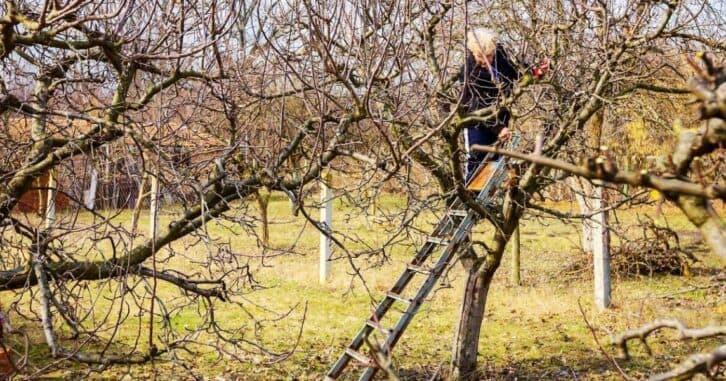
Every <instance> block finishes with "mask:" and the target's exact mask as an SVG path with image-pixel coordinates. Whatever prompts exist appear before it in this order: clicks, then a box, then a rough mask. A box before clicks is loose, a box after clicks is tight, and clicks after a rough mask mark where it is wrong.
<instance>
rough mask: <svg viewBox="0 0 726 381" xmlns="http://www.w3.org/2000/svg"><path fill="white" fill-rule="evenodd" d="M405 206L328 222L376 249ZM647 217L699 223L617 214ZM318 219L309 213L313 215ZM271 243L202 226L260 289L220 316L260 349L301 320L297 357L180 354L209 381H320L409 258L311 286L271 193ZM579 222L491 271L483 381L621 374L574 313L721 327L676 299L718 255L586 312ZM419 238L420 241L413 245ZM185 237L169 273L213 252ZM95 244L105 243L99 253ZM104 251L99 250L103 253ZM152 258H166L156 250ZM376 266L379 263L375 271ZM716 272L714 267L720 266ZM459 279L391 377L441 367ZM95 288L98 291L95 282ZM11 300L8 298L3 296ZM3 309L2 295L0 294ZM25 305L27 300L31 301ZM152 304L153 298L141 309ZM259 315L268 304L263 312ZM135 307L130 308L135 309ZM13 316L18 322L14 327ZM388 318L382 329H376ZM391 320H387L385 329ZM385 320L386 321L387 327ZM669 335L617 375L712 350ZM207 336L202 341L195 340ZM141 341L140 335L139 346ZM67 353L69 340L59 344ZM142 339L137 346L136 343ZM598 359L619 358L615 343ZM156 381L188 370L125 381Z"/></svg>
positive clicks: (425, 311)
mask: <svg viewBox="0 0 726 381" xmlns="http://www.w3.org/2000/svg"><path fill="white" fill-rule="evenodd" d="M401 206H402V200H401V199H399V198H396V197H394V196H386V197H384V198H382V199H381V200H380V202H379V208H380V209H379V210H378V211H377V216H376V217H371V218H369V219H368V220H367V221H366V219H364V218H362V217H360V216H358V215H357V213H356V211H355V209H353V208H351V207H349V206H347V205H346V203H344V202H341V201H337V202H336V213H335V215H334V223H333V225H334V227H335V229H336V230H337V231H339V232H341V233H343V234H346V235H350V236H355V237H356V239H355V240H349V239H345V240H344V242H345V244H346V246H347V247H348V248H349V249H350V250H351V251H356V250H361V249H363V248H365V247H366V246H370V247H379V246H380V245H382V244H383V243H384V242H385V240H386V238H387V237H388V236H389V234H388V233H386V232H390V231H392V230H395V229H396V228H397V227H398V225H399V224H400V221H398V220H394V221H390V222H384V221H385V219H384V218H383V215H384V214H386V213H391V214H393V213H395V212H397V211H398V210H399V209H400V208H401ZM553 207H557V208H559V209H569V208H572V206H570V205H568V204H559V205H553ZM177 211H178V210H176V209H174V208H169V209H167V210H166V211H165V212H164V213H163V214H162V223H161V226H165V225H166V222H167V221H168V220H169V219H170V218H171V217H172V216H173V215H174V213H175V212H177ZM249 212H250V213H256V211H255V210H254V208H252V209H251V210H250V211H249ZM646 213H650V215H651V216H652V217H653V218H655V219H656V221H659V222H661V223H663V222H664V219H667V221H668V223H669V225H670V226H671V227H674V228H675V229H677V230H679V231H681V232H683V233H688V234H686V235H688V236H689V237H694V236H693V235H692V234H690V232H691V231H692V230H693V228H692V227H691V226H690V225H689V224H688V222H687V220H685V218H683V217H681V216H680V215H679V213H678V212H677V211H676V210H673V209H669V208H666V209H664V214H663V215H657V214H656V213H655V211H653V210H648V209H638V210H631V211H628V212H619V214H618V216H619V218H620V220H621V221H628V222H635V221H636V220H637V218H636V214H646ZM312 215H313V217H317V216H318V214H317V213H312ZM129 220H130V213H129V212H128V211H125V212H122V213H121V214H120V215H119V216H117V217H116V218H115V221H117V222H118V223H120V224H127V223H128V221H129ZM90 221H91V217H90V216H87V215H84V216H81V218H80V219H79V224H84V223H86V224H87V223H90ZM433 221H434V218H433V216H431V215H430V214H427V215H425V216H423V217H422V218H419V219H417V220H416V225H417V226H419V227H420V228H421V229H422V230H427V229H429V227H430V224H431V223H432V222H433ZM270 222H271V224H270V235H271V240H272V242H271V246H272V247H273V248H276V249H286V248H289V247H291V246H292V245H294V246H295V249H294V253H293V254H288V255H283V256H272V255H270V254H272V252H268V253H267V255H269V257H268V258H264V260H263V259H262V256H263V254H265V253H263V251H262V249H260V248H259V247H258V246H257V245H256V240H255V238H254V237H253V236H251V235H250V234H249V232H247V231H245V229H242V228H241V227H230V225H229V224H217V223H210V224H208V226H207V229H208V231H209V233H210V235H211V236H213V237H219V238H224V239H225V240H228V241H229V246H230V249H231V250H232V251H235V252H238V253H245V254H247V255H251V256H256V257H251V258H250V259H249V265H250V266H251V268H252V269H253V270H254V273H255V276H256V279H257V280H258V281H259V282H260V284H261V285H262V286H264V287H265V288H263V289H260V290H255V291H253V290H250V289H242V290H241V291H244V295H243V298H240V299H238V300H240V301H242V306H236V305H232V304H224V303H219V302H218V303H215V307H216V311H215V314H216V318H217V320H218V321H220V322H223V324H224V325H225V326H226V327H228V328H238V329H240V328H241V329H242V332H244V333H245V335H246V336H245V337H246V338H252V337H253V334H254V330H253V324H252V321H251V319H250V318H249V317H248V315H247V312H250V313H252V314H254V316H256V317H258V318H266V319H270V320H269V321H267V322H266V323H265V324H264V325H263V326H262V327H261V328H260V330H259V331H258V332H257V333H258V334H259V337H258V338H259V340H260V342H261V344H263V345H264V346H266V347H267V348H269V349H271V350H273V351H277V352H285V351H289V350H291V349H293V343H294V342H295V338H296V337H297V335H298V330H300V327H301V322H302V319H303V313H304V311H306V313H305V317H304V324H302V331H301V335H300V342H299V343H298V346H297V348H296V350H295V352H294V353H293V354H292V355H291V356H290V358H288V359H287V360H285V361H282V362H279V363H275V364H268V363H267V362H268V361H269V360H270V359H269V358H266V357H264V356H261V355H258V354H246V353H238V356H239V357H240V358H242V359H244V361H233V360H230V359H225V360H223V361H220V360H219V359H218V358H217V357H216V356H215V355H213V354H208V353H207V354H205V353H202V354H201V355H199V356H196V357H194V358H192V357H189V356H188V355H185V354H183V353H180V356H186V359H187V361H188V362H189V363H190V364H192V366H193V367H194V371H195V372H196V373H198V374H202V375H205V376H206V377H207V378H208V379H215V378H216V377H218V376H221V377H223V378H225V379H235V378H237V379H244V380H268V379H275V380H276V379H319V378H320V377H321V375H322V374H323V373H324V372H325V371H326V370H327V369H328V367H329V366H330V365H331V364H332V362H333V361H335V359H336V358H337V356H339V355H340V353H341V352H342V350H343V349H344V347H345V345H346V344H347V343H348V342H349V340H350V339H351V338H352V336H353V335H354V334H355V332H356V331H357V330H358V329H359V327H360V326H361V324H362V323H363V321H364V318H365V317H366V316H367V315H368V314H369V312H370V309H371V306H372V303H373V302H374V300H372V299H371V296H370V295H369V294H368V293H367V292H366V287H367V289H368V290H370V291H371V293H372V296H373V298H374V299H377V298H380V297H381V296H382V295H383V293H384V292H385V291H386V290H387V289H388V288H389V287H390V286H391V285H392V283H393V282H394V281H395V279H396V278H397V277H398V275H399V274H400V272H401V271H402V269H403V268H404V266H405V264H406V263H407V261H408V260H409V258H410V256H411V255H412V249H411V246H410V245H408V244H410V243H411V242H410V241H409V242H404V243H407V244H401V243H399V244H395V245H392V246H391V247H387V248H386V255H387V256H388V257H387V260H385V261H383V260H381V256H380V255H378V256H373V257H369V256H361V257H359V258H356V259H355V260H354V263H355V264H356V265H357V266H359V267H360V268H361V269H362V270H361V271H362V274H363V278H364V279H366V284H365V287H364V284H363V283H362V282H361V280H360V279H358V278H357V277H354V276H352V275H351V274H352V271H351V266H350V264H349V262H348V259H347V258H345V256H344V254H343V253H342V252H341V250H337V251H336V252H335V256H336V258H337V259H336V260H335V261H334V263H333V274H332V278H331V279H330V280H329V282H327V283H326V284H323V285H321V284H319V283H318V267H317V266H318V233H317V231H315V230H314V229H313V228H312V227H311V226H310V224H307V227H306V228H305V229H304V230H303V231H302V232H301V229H303V226H304V225H305V223H304V219H303V218H301V217H299V216H298V217H295V216H292V215H291V214H290V207H289V204H288V202H287V201H286V200H284V199H282V198H280V197H273V198H272V199H271V202H270ZM147 223H148V219H146V218H143V219H142V220H141V224H140V231H142V232H145V231H146V226H147V225H146V224H147ZM577 228H578V226H577V223H576V222H572V223H569V224H564V223H562V222H560V221H557V220H541V219H527V220H525V221H524V222H523V224H522V226H521V232H522V286H516V285H513V284H512V283H511V282H510V281H509V279H508V272H509V267H508V266H509V255H510V254H509V252H508V253H507V255H506V256H505V259H504V261H503V263H502V268H501V269H500V270H499V272H498V273H497V276H496V279H495V281H494V284H493V286H492V289H491V291H490V294H489V295H490V296H489V301H488V306H487V311H486V319H485V323H484V327H483V329H482V335H481V341H480V349H479V351H480V357H479V362H480V364H481V368H482V373H483V376H482V377H484V378H490V379H533V380H534V379H573V378H577V379H615V378H618V376H617V372H616V371H615V367H614V366H613V365H612V364H611V363H610V361H609V360H608V358H607V357H605V356H604V355H603V354H602V353H601V351H600V349H599V347H598V345H597V344H596V343H595V341H594V339H593V335H592V333H591V331H590V328H588V326H587V324H586V323H585V321H584V319H583V316H582V314H581V312H580V307H579V306H578V303H579V305H582V308H583V310H584V313H585V316H586V317H587V319H588V321H589V322H590V324H591V326H592V329H594V330H595V332H596V335H597V337H598V339H599V340H600V342H601V343H602V344H607V342H608V337H609V335H610V334H612V333H617V332H620V331H622V330H625V329H628V328H633V327H636V326H639V325H641V324H644V323H646V322H649V321H651V320H653V319H655V318H657V317H674V318H678V319H682V320H683V321H684V322H685V323H687V324H688V325H691V326H702V325H706V324H724V321H725V320H726V319H725V318H724V317H725V316H726V308H725V307H724V296H723V293H722V292H721V294H719V290H718V289H710V290H694V291H693V292H684V293H676V292H677V291H679V290H683V289H686V288H689V287H692V286H693V285H701V284H706V283H707V282H708V281H709V276H710V275H711V274H712V273H713V269H717V268H722V264H719V263H716V262H714V260H713V259H707V260H706V261H704V262H702V263H700V264H698V265H696V271H694V275H693V276H691V277H676V276H654V277H639V278H628V279H620V278H616V279H615V280H614V284H613V306H612V308H611V309H609V310H607V311H605V312H596V311H595V310H594V309H593V307H592V285H591V283H592V281H591V280H590V279H589V278H588V277H584V278H582V277H581V278H566V277H565V276H564V275H563V274H562V267H563V265H564V264H568V263H570V262H572V261H574V260H577V258H578V256H579V255H580V254H578V252H577V246H578V242H579V238H578V235H577ZM488 229H489V228H488V227H487V226H486V224H483V225H481V226H480V227H478V228H477V229H476V234H477V235H478V236H480V237H482V238H483V237H484V234H485V233H487V232H488ZM421 239H423V235H420V236H417V237H414V240H415V241H417V242H420V241H421ZM191 242H193V240H192V239H191V238H186V239H183V240H181V241H179V242H175V243H173V244H172V245H173V247H174V248H175V249H177V250H179V251H181V252H183V254H184V255H181V256H177V257H174V258H172V260H171V262H170V264H171V265H172V266H173V267H176V268H180V267H181V268H184V269H190V268H193V266H195V265H194V264H193V262H192V260H193V259H194V258H195V256H206V255H207V254H206V253H207V251H206V250H207V249H206V248H204V247H203V245H202V244H201V243H199V244H197V245H196V246H192V247H188V246H189V245H190V244H191ZM101 248H102V249H103V248H104V247H101ZM106 249H107V248H106ZM160 255H164V254H163V253H161V254H160ZM376 265H377V266H376ZM719 266H720V267H719ZM463 281H464V273H463V271H462V269H461V266H460V265H458V264H457V265H456V266H455V267H454V268H453V269H452V270H451V272H450V273H449V274H448V277H447V279H446V280H445V282H444V283H445V287H442V288H440V289H438V290H437V291H436V292H435V294H434V295H433V296H432V297H430V298H429V301H427V302H426V303H425V304H424V305H423V307H422V309H421V312H420V313H419V314H418V315H417V316H416V318H415V319H414V321H413V322H412V324H411V325H410V326H409V328H408V330H407V331H406V333H405V335H404V337H403V339H402V340H401V341H400V342H399V344H398V346H397V347H396V348H395V350H394V354H393V361H394V367H395V369H396V370H397V371H398V372H399V373H400V375H401V377H402V378H404V379H429V378H430V377H431V376H432V375H433V374H434V373H436V372H437V371H438V370H439V369H442V370H445V369H446V368H447V364H448V361H449V360H450V355H451V354H450V352H451V343H452V339H453V334H454V330H455V326H456V321H457V317H458V310H459V307H460V297H461V295H462V293H463V291H462V286H463ZM91 289H94V286H91ZM112 292H114V290H113V289H110V288H108V287H106V288H104V289H103V290H98V289H96V290H94V292H90V293H89V295H91V294H97V293H101V294H102V295H104V294H105V295H108V294H109V293H112ZM159 295H160V296H161V297H163V298H165V300H170V302H169V304H170V305H171V306H173V305H174V302H173V301H172V298H173V297H175V296H178V292H176V291H175V290H174V289H173V288H172V287H170V286H169V285H167V284H165V283H163V282H162V283H160V286H159ZM9 297H10V294H8V298H9ZM0 298H2V300H4V299H5V295H4V294H0ZM27 300H28V299H27V298H26V299H25V302H24V305H27V304H28V302H27ZM146 302H147V303H148V300H147V301H146ZM262 306H263V307H264V308H262ZM118 308H119V307H118V306H116V305H112V304H111V303H110V302H108V301H104V300H101V301H100V302H99V304H98V305H97V311H96V312H95V313H96V314H98V315H99V317H100V316H101V315H102V314H104V313H105V312H107V311H111V310H113V311H116V310H117V309H118ZM290 309H292V312H291V313H290V314H289V316H288V317H287V318H284V319H281V320H276V321H273V319H275V318H277V317H278V315H279V314H284V313H287V312H288V310H290ZM131 311H132V312H133V308H132V310H131ZM170 319H171V324H172V327H173V329H174V330H176V331H178V332H181V331H183V330H184V327H185V326H186V327H193V326H195V325H197V324H199V323H200V322H201V321H202V320H203V319H202V317H200V316H199V315H198V313H197V311H196V309H195V308H185V309H182V310H179V311H177V312H175V313H173V314H172V315H171V317H170ZM16 320H19V318H16ZM384 323H386V322H385V321H384ZM139 324H140V325H141V327H142V328H143V329H146V328H147V327H148V320H147V318H144V319H143V320H142V321H140V322H138V323H135V322H133V321H129V322H128V323H127V324H125V325H124V326H123V330H122V331H121V332H119V336H118V337H119V340H120V343H121V344H124V345H127V346H128V345H132V342H133V339H134V338H135V337H136V329H137V328H139ZM384 325H385V324H384ZM388 325H391V324H390V323H389V324H388ZM25 328H26V329H27V330H29V331H31V336H32V337H33V338H34V340H35V341H36V342H40V341H41V340H42V339H41V337H40V333H39V331H38V327H37V326H34V325H33V326H27V327H25ZM669 338H671V336H669V335H667V334H666V335H658V336H656V337H654V338H653V339H652V340H650V341H649V343H651V344H652V345H651V347H652V349H653V352H654V356H652V357H651V356H648V355H647V354H646V353H645V351H644V348H643V347H642V346H640V345H638V344H635V346H634V350H633V352H632V354H633V359H632V360H629V361H624V360H618V362H619V364H620V366H621V367H623V368H624V369H625V370H626V371H627V372H628V373H630V374H631V375H635V376H640V375H644V374H648V373H650V372H652V371H662V370H664V369H666V368H668V367H670V366H673V365H675V364H676V363H677V362H678V361H679V360H680V359H681V358H682V357H683V356H684V355H685V354H688V353H691V352H693V351H699V350H708V349H712V348H714V347H715V346H716V345H715V341H705V342H703V343H681V342H678V341H676V340H669ZM203 339H204V337H202V341H204V340H203ZM143 341H144V340H142V342H143ZM64 345H70V342H64ZM143 347H144V344H143V343H142V344H141V348H143ZM33 350H34V352H33V361H34V362H35V364H34V365H36V366H41V365H42V364H43V363H44V361H47V359H46V358H45V357H47V351H46V350H45V349H44V346H42V345H38V346H34V347H33ZM605 350H606V351H607V352H608V353H609V354H611V355H613V356H617V352H616V351H615V350H614V349H613V348H610V347H606V348H605ZM126 372H127V369H126V368H123V367H117V368H113V369H111V370H110V371H107V372H106V373H103V374H102V375H100V376H99V375H97V374H94V375H93V377H108V378H111V379H114V378H117V377H119V375H120V374H125V373H126ZM154 374H156V375H157V376H158V377H160V378H161V379H169V378H172V379H177V378H178V379H185V378H188V376H186V374H187V373H184V371H183V370H182V369H181V368H180V367H179V366H177V365H174V364H173V363H172V362H169V361H163V360H162V361H159V362H157V363H156V364H155V365H154V366H153V367H152V366H151V365H146V366H142V367H138V368H135V369H132V370H131V371H130V377H131V378H132V379H146V378H152V377H153V375H154ZM81 375H85V372H82V371H81V370H80V368H79V367H78V366H73V365H68V367H67V368H65V369H62V370H59V371H56V372H54V373H51V374H50V375H49V376H51V377H65V378H78V377H81Z"/></svg>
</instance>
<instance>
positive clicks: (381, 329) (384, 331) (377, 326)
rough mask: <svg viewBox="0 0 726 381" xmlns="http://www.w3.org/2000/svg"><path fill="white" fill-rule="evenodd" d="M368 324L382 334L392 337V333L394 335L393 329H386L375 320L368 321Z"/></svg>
mask: <svg viewBox="0 0 726 381" xmlns="http://www.w3.org/2000/svg"><path fill="white" fill-rule="evenodd" d="M366 324H367V325H368V326H369V327H372V328H374V329H376V330H378V331H380V332H383V333H384V334H386V335H390V334H391V333H393V330H392V329H390V328H385V327H383V326H382V325H381V324H380V323H376V322H374V321H373V320H366Z"/></svg>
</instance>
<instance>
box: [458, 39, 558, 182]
mask: <svg viewBox="0 0 726 381" xmlns="http://www.w3.org/2000/svg"><path fill="white" fill-rule="evenodd" d="M466 48H467V49H466V50H467V54H466V61H465V63H464V65H462V67H461V70H460V71H459V77H458V80H459V82H462V83H463V84H464V86H463V88H462V90H461V95H460V99H459V104H460V110H461V111H463V112H465V113H467V114H468V113H472V112H475V111H477V110H480V109H483V108H486V107H490V106H495V105H496V104H497V103H498V102H499V100H500V99H501V98H503V97H506V96H509V95H510V94H511V93H512V88H513V87H514V84H515V83H517V81H519V79H520V78H521V76H522V74H523V70H521V69H520V67H518V66H517V65H516V64H515V62H514V61H513V60H512V58H511V56H510V54H509V53H508V52H507V51H506V49H505V48H504V46H502V45H501V44H499V42H498V36H497V34H496V33H495V32H493V31H491V30H489V29H485V28H477V29H473V30H471V31H469V33H468V34H467V37H466ZM548 68H549V61H548V60H545V61H544V62H543V63H542V64H540V65H538V66H535V67H533V68H531V69H529V70H524V72H529V73H530V74H531V75H533V76H534V77H535V79H539V78H540V77H542V76H543V75H544V74H545V73H546V72H547V70H548ZM510 116H511V115H510V112H509V110H507V109H506V107H502V108H500V110H499V111H498V112H497V114H496V115H495V116H494V117H492V118H489V119H487V120H486V121H482V120H472V121H469V122H466V123H465V124H464V148H465V149H466V165H465V168H464V177H465V178H466V179H467V180H468V179H469V178H470V177H471V176H473V175H474V171H476V169H477V168H478V167H479V164H480V163H481V162H482V161H483V160H484V158H485V156H486V153H485V152H479V151H471V146H472V145H475V144H481V145H492V144H495V143H496V142H497V141H499V140H502V141H504V140H507V139H508V138H509V137H510V136H511V132H510V131H509V119H510Z"/></svg>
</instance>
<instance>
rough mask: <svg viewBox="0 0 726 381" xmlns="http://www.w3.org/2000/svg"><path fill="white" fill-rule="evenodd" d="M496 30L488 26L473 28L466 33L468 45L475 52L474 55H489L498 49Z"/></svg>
mask: <svg viewBox="0 0 726 381" xmlns="http://www.w3.org/2000/svg"><path fill="white" fill-rule="evenodd" d="M498 39H499V36H498V35H497V33H496V32H494V31H492V30H490V29H486V28H476V29H472V30H470V31H469V33H467V35H466V47H467V48H468V49H469V50H470V51H471V52H472V53H473V54H474V57H477V56H478V57H487V56H491V55H492V54H494V52H495V51H496V50H497V40H498Z"/></svg>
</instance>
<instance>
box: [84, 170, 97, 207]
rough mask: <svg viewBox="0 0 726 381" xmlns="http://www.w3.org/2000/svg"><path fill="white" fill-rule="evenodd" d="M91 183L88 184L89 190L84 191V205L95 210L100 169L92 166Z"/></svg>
mask: <svg viewBox="0 0 726 381" xmlns="http://www.w3.org/2000/svg"><path fill="white" fill-rule="evenodd" d="M90 168H91V184H90V185H89V186H88V190H86V191H85V192H83V205H85V206H86V208H88V209H90V210H93V207H94V206H96V191H97V190H98V171H97V170H96V168H95V167H93V166H91V167H90Z"/></svg>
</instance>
